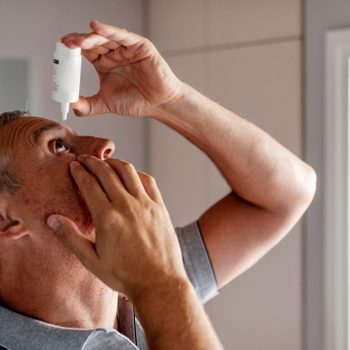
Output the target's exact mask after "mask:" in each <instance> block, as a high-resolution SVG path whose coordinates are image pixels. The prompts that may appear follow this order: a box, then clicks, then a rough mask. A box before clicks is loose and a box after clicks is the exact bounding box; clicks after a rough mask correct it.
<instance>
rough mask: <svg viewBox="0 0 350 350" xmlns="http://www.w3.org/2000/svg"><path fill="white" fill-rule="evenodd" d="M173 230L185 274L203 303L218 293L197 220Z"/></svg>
mask: <svg viewBox="0 0 350 350" xmlns="http://www.w3.org/2000/svg"><path fill="white" fill-rule="evenodd" d="M175 231H176V234H177V237H178V240H179V243H180V247H181V252H182V260H183V263H184V266H185V270H186V272H187V276H188V278H189V279H190V281H191V283H192V285H193V287H194V289H195V290H196V292H197V294H198V296H199V299H200V300H201V301H202V303H203V304H204V303H206V302H208V301H209V300H210V299H212V298H214V297H215V296H216V295H218V294H219V291H218V286H217V282H216V279H215V274H214V271H213V267H212V264H211V261H210V258H209V256H208V252H207V249H206V247H205V244H204V242H203V238H202V234H201V232H200V228H199V226H198V222H193V223H191V224H189V225H187V226H185V227H177V228H176V229H175Z"/></svg>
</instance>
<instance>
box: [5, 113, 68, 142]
mask: <svg viewBox="0 0 350 350" xmlns="http://www.w3.org/2000/svg"><path fill="white" fill-rule="evenodd" d="M51 129H52V130H54V129H55V130H64V131H69V132H70V133H73V134H74V132H73V131H72V130H71V129H70V128H69V127H68V126H66V125H64V124H61V123H58V122H56V121H52V120H50V119H46V118H42V117H36V116H35V117H20V118H18V119H16V120H14V121H11V122H9V123H8V124H6V125H4V126H2V127H0V147H1V148H8V147H15V146H17V145H19V144H22V143H28V142H29V143H30V144H35V141H36V140H37V139H38V137H39V136H40V134H41V133H42V132H43V131H47V130H51Z"/></svg>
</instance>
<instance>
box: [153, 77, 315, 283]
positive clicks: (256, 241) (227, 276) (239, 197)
mask: <svg viewBox="0 0 350 350" xmlns="http://www.w3.org/2000/svg"><path fill="white" fill-rule="evenodd" d="M154 117H155V118H156V119H157V120H159V121H160V122H162V123H164V124H166V125H168V126H169V127H171V128H173V129H175V130H176V131H178V132H179V133H180V134H182V135H183V136H184V137H186V138H187V139H188V140H189V141H190V142H192V143H193V144H195V145H196V146H198V147H199V148H200V149H201V150H202V151H204V152H205V153H206V154H207V155H208V156H209V157H210V158H211V160H212V161H213V162H214V163H215V165H216V166H217V167H218V169H219V170H220V171H221V173H222V175H223V176H224V178H225V179H226V181H227V182H228V184H229V185H230V187H231V188H232V193H231V194H229V195H227V196H226V197H224V198H223V199H222V200H220V201H219V202H218V203H216V204H215V205H214V206H213V207H212V208H210V209H209V210H208V211H207V212H205V213H204V214H203V215H202V216H201V218H200V219H199V224H200V227H201V231H202V234H203V238H204V241H205V243H206V246H207V249H208V252H209V255H210V258H211V261H212V263H213V266H214V270H215V274H216V277H217V281H218V284H219V287H222V286H224V285H225V284H227V283H228V282H230V281H231V280H232V279H234V278H235V277H236V276H238V275H239V274H241V273H242V272H244V271H245V270H246V269H248V268H249V267H251V266H252V265H253V264H254V263H255V262H256V261H257V260H259V259H260V258H261V257H262V256H263V255H264V254H266V253H267V252H268V251H269V250H270V249H271V248H272V247H273V246H275V245H276V244H277V243H278V242H279V241H280V240H281V239H282V238H283V237H284V236H285V235H286V234H287V233H288V232H289V231H290V230H291V228H292V227H293V226H294V225H295V223H296V222H297V221H298V220H299V218H300V217H301V216H302V214H303V213H304V211H305V210H306V208H307V207H308V206H309V204H310V203H311V201H312V198H313V196H314V193H315V187H316V175H315V172H314V171H313V169H312V168H311V167H310V166H309V165H307V164H306V163H304V162H303V161H302V160H300V159H299V158H298V157H296V156H295V155H294V154H292V153H291V152H289V151H288V150H287V149H285V148H284V147H283V146H282V145H280V144H279V143H278V142H277V141H275V140H274V139H273V138H272V137H270V136H269V135H268V134H266V133H265V132H263V131H262V130H261V129H259V128H257V127H256V126H254V125H253V124H251V123H249V122H248V121H246V120H244V119H243V118H241V117H239V116H238V115H236V114H234V113H232V112H231V111H229V110H227V109H225V108H224V107H222V106H220V105H218V104H217V103H215V102H214V101H212V100H210V99H209V98H207V97H205V96H203V95H202V94H201V93H199V92H198V91H196V90H195V89H193V88H191V87H190V86H188V85H186V84H183V87H182V92H181V93H180V95H179V97H178V98H177V99H176V100H174V101H172V102H170V103H166V104H164V105H162V106H160V107H159V108H158V109H157V110H156V111H155V113H154Z"/></svg>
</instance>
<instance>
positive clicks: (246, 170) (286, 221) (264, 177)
mask: <svg viewBox="0 0 350 350" xmlns="http://www.w3.org/2000/svg"><path fill="white" fill-rule="evenodd" d="M91 29H92V32H91V33H85V34H77V33H71V34H67V35H65V36H64V37H63V38H62V41H63V42H64V43H65V44H66V45H67V46H69V47H81V48H82V49H83V53H84V56H85V57H86V58H87V59H88V60H89V61H90V62H91V63H92V64H93V65H94V67H95V69H96V71H97V73H98V75H99V77H100V89H99V91H98V93H97V94H96V95H94V96H90V97H83V96H81V98H80V100H79V101H78V102H77V103H75V104H73V105H72V107H73V108H74V109H75V113H76V115H78V116H88V115H92V114H103V113H117V114H122V115H130V116H139V117H140V116H152V117H153V118H155V119H157V120H159V121H160V122H162V123H164V124H166V125H167V126H169V127H171V128H173V129H175V130H176V131H177V132H179V133H180V134H182V135H183V136H184V137H186V138H187V139H188V140H189V141H190V142H192V143H193V144H195V145H196V146H197V147H199V148H200V149H202V150H203V151H204V152H205V153H206V154H207V155H208V156H209V158H210V159H211V160H212V161H213V162H214V163H215V165H216V166H217V167H218V169H219V170H220V171H221V173H222V174H223V176H224V178H225V179H226V181H227V182H228V184H229V185H230V187H231V188H232V193H230V194H229V195H227V196H226V197H225V198H223V199H222V200H220V201H219V202H218V203H216V204H214V206H213V207H212V208H210V209H209V210H208V211H207V212H205V213H204V214H203V215H202V216H201V218H200V220H199V224H200V228H201V231H202V233H203V238H204V241H205V244H206V247H207V250H208V253H209V256H210V259H211V261H212V263H213V268H214V272H215V275H216V278H217V281H218V285H219V287H222V286H224V285H225V284H227V283H228V282H230V281H231V280H232V279H234V278H235V277H236V276H238V275H239V274H241V273H242V272H244V271H245V270H246V269H248V268H249V267H250V266H252V265H253V264H254V263H255V262H257V261H258V260H259V259H260V258H261V257H262V256H263V255H264V254H265V253H267V252H268V251H269V250H270V249H271V248H272V247H274V246H275V245H276V244H277V243H278V242H279V241H280V240H281V239H282V238H283V237H284V236H285V235H286V234H287V233H288V232H289V231H290V229H291V228H292V227H293V226H294V225H295V224H296V223H297V221H298V220H299V219H300V217H301V216H302V214H303V213H304V211H305V210H306V209H307V207H308V206H309V204H310V203H311V201H312V198H313V196H314V193H315V189H316V175H315V172H314V170H313V169H312V168H311V167H310V166H309V165H307V164H306V163H304V162H303V161H302V160H300V159H299V158H297V157H296V156H295V155H293V154H292V153H291V152H289V151H288V150H287V149H285V148H284V147H283V146H281V145H280V144H279V143H278V142H276V141H275V140H274V139H273V138H271V137H270V136H269V135H267V134H266V133H265V132H263V131H262V130H261V129H259V128H257V127H256V126H254V125H253V124H251V123H249V122H248V121H246V120H244V119H242V118H240V117H239V116H238V115H236V114H234V113H233V112H231V111H229V110H227V109H225V108H224V107H222V106H220V105H219V104H217V103H215V102H214V101H212V100H210V99H209V98H207V97H205V96H203V95H202V94H200V93H199V92H198V91H196V90H195V89H193V88H191V87H190V86H188V85H187V84H185V83H183V82H182V81H180V80H179V79H178V78H177V77H176V76H175V74H174V73H173V72H172V71H171V69H170V68H169V66H168V65H167V63H166V62H165V60H164V59H163V58H162V56H161V55H160V54H159V52H158V51H157V50H156V48H155V47H154V45H153V44H152V43H151V42H150V41H149V40H148V39H146V38H143V37H141V36H139V35H137V34H135V33H131V32H128V31H126V30H125V29H121V28H118V27H115V26H111V25H107V24H103V23H99V22H96V21H93V22H91Z"/></svg>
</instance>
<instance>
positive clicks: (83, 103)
mask: <svg viewBox="0 0 350 350" xmlns="http://www.w3.org/2000/svg"><path fill="white" fill-rule="evenodd" d="M71 107H72V109H73V111H74V114H75V115H76V116H78V117H87V116H90V115H93V114H94V115H97V114H105V113H108V112H109V111H108V110H107V106H106V105H105V103H104V101H103V99H102V98H101V97H100V96H99V94H96V95H94V96H89V97H84V96H80V97H79V100H78V101H77V102H74V103H71Z"/></svg>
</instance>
